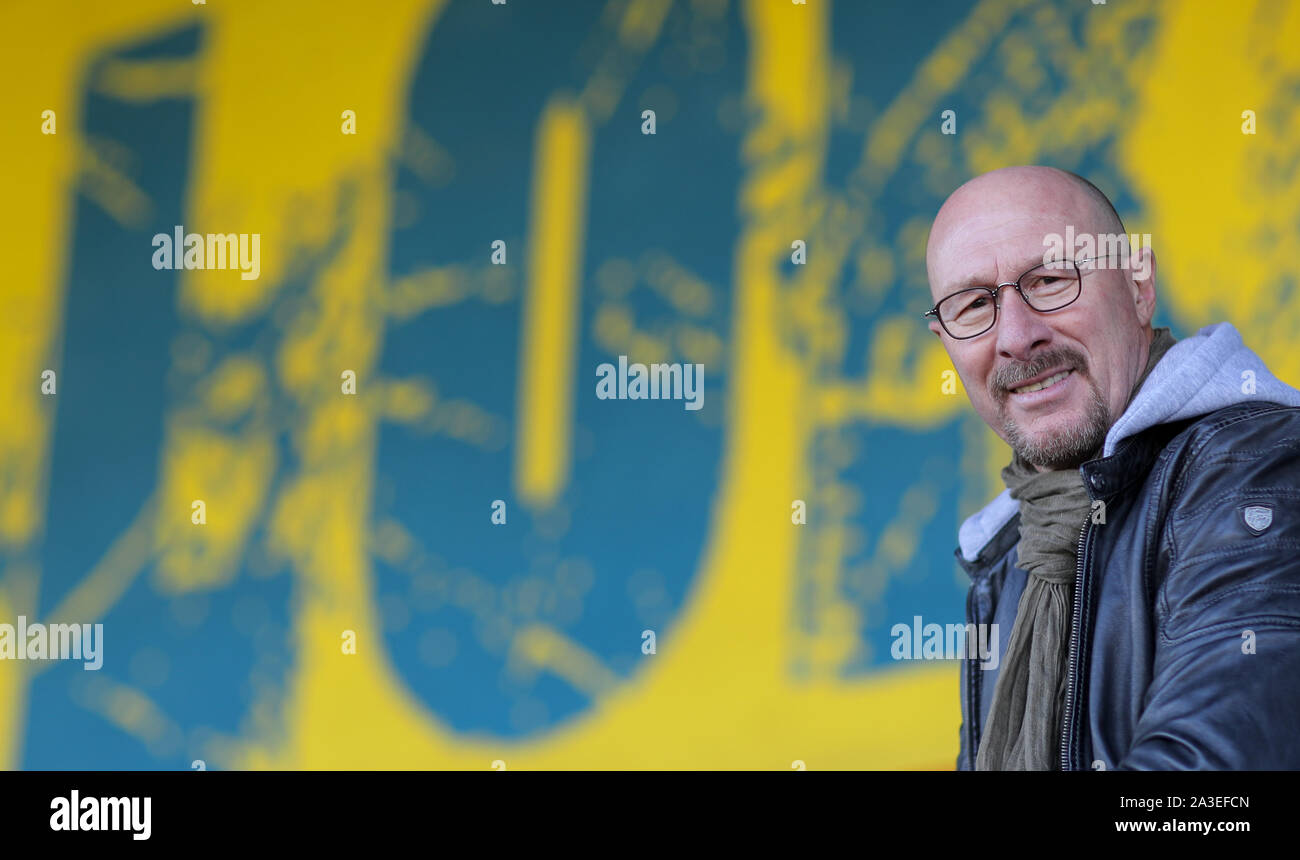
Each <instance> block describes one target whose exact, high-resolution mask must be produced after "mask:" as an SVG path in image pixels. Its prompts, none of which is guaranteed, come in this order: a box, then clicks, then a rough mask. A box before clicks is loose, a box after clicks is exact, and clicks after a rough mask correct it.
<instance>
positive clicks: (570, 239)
mask: <svg viewBox="0 0 1300 860" xmlns="http://www.w3.org/2000/svg"><path fill="white" fill-rule="evenodd" d="M588 134H589V132H588V130H587V120H586V117H585V116H584V115H583V112H582V108H581V106H579V105H578V104H577V103H574V102H570V101H567V100H563V99H560V100H555V101H552V102H551V103H550V104H549V105H547V107H546V109H545V110H544V111H543V112H542V118H541V122H540V127H539V129H538V133H537V144H536V145H537V150H536V152H537V157H536V160H535V161H534V163H533V192H532V194H533V197H532V205H531V212H530V223H529V235H528V280H529V284H528V292H527V295H526V297H525V301H524V317H523V343H522V347H521V350H520V357H519V374H518V376H517V380H518V383H517V384H518V386H519V392H518V403H519V406H518V415H517V417H516V421H515V433H516V435H515V451H516V458H517V459H516V460H515V479H514V481H515V493H516V494H517V495H518V497H519V498H520V499H521V500H522V501H523V502H525V503H526V504H529V505H533V506H536V507H545V506H547V505H550V504H552V503H553V502H554V501H555V500H556V498H557V497H558V496H559V494H560V493H561V492H562V491H563V490H564V488H565V486H566V485H567V483H568V480H569V466H570V462H571V458H572V451H571V439H570V436H571V428H572V423H573V418H572V416H573V376H574V373H575V363H576V362H577V348H576V346H575V344H574V337H575V332H576V330H577V317H578V312H579V304H578V299H579V295H580V290H579V287H580V285H581V280H582V251H583V241H582V240H583V236H584V234H585V230H586V212H587V162H588V150H589V148H590V143H589V141H588ZM592 384H593V385H594V384H595V383H594V381H593V382H592Z"/></svg>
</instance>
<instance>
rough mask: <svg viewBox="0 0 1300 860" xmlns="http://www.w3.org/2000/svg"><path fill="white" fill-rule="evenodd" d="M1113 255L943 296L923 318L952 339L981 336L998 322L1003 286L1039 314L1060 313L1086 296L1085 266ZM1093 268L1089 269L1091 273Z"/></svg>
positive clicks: (1056, 263) (1056, 264) (1057, 263)
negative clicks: (932, 319)
mask: <svg viewBox="0 0 1300 860" xmlns="http://www.w3.org/2000/svg"><path fill="white" fill-rule="evenodd" d="M1113 256H1115V255H1114V254H1104V255H1102V256H1100V257H1087V258H1084V259H1082V260H1053V261H1052V262H1049V263H1043V264H1041V265H1038V266H1034V268H1032V269H1030V270H1029V271H1027V272H1025V273H1024V274H1023V275H1021V276H1020V277H1018V278H1016V280H1015V282H1014V283H1006V284H998V285H997V286H995V287H967V288H966V289H964V290H958V291H957V292H955V293H952V294H950V295H947V296H944V297H943V298H942V299H940V300H939V303H938V304H937V305H935V306H934V307H932V308H930V310H928V311H926V312H925V313H924V314H922V316H925V317H935V318H937V319H938V320H939V325H941V326H943V330H944V331H946V332H947V333H948V336H949V337H951V338H952V339H953V340H966V339H967V338H972V337H978V336H979V335H982V334H984V332H986V331H988V330H989V329H991V328H993V326H994V325H995V324H996V323H997V321H998V307H999V306H1000V305H1001V302H999V300H998V293H999V292H1001V291H1002V288H1003V287H1015V289H1016V292H1018V293H1020V297H1021V298H1022V299H1024V300H1025V304H1027V305H1029V307H1031V308H1033V309H1034V310H1036V311H1038V312H1039V313H1047V312H1048V311H1059V310H1060V309H1061V308H1063V307H1065V306H1066V305H1069V304H1072V303H1073V302H1074V301H1075V300H1076V299H1078V298H1079V296H1080V295H1081V294H1082V293H1083V271H1082V270H1081V269H1080V268H1079V267H1080V266H1081V265H1083V264H1084V263H1091V262H1093V261H1095V260H1104V259H1106V258H1107V257H1113ZM1090 270H1091V269H1089V271H1090Z"/></svg>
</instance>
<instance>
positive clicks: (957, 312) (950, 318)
mask: <svg viewBox="0 0 1300 860" xmlns="http://www.w3.org/2000/svg"><path fill="white" fill-rule="evenodd" d="M993 314H994V307H993V295H992V294H991V293H990V292H989V291H988V290H984V289H973V290H962V291H961V292H960V293H953V294H952V295H951V296H948V298H946V299H944V300H943V301H941V302H939V321H940V322H942V323H943V327H944V328H945V329H947V330H948V334H950V335H952V336H953V337H958V338H961V337H974V336H975V335H977V334H979V333H980V332H982V331H984V330H985V329H987V328H988V327H989V326H991V325H993Z"/></svg>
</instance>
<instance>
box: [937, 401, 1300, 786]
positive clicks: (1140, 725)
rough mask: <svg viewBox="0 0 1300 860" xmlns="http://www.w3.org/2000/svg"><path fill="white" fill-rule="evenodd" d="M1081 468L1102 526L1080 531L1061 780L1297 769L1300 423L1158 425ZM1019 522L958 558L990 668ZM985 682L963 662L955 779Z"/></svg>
mask: <svg viewBox="0 0 1300 860" xmlns="http://www.w3.org/2000/svg"><path fill="white" fill-rule="evenodd" d="M1080 468H1081V471H1082V473H1083V478H1084V484H1085V486H1086V487H1087V488H1088V492H1089V494H1090V495H1091V496H1092V498H1093V499H1094V500H1098V499H1100V500H1101V501H1103V502H1104V503H1105V508H1104V515H1105V522H1104V523H1101V522H1097V523H1094V522H1093V518H1090V519H1089V521H1088V523H1086V524H1081V525H1082V526H1083V528H1082V529H1081V533H1080V539H1079V547H1080V550H1079V566H1078V573H1077V576H1076V579H1075V589H1074V594H1075V598H1074V619H1073V622H1072V625H1071V634H1070V657H1069V660H1070V663H1069V674H1068V678H1069V681H1068V687H1067V693H1066V705H1065V717H1064V720H1063V725H1062V730H1061V741H1060V749H1059V751H1058V754H1059V755H1058V765H1057V766H1058V767H1059V768H1061V769H1064V770H1082V769H1087V768H1096V769H1102V768H1105V769H1116V768H1122V769H1142V770H1150V769H1234V770H1236V769H1300V409H1297V408H1294V407H1288V406H1280V405H1278V404H1276V403H1269V402H1262V401H1257V400H1256V401H1248V402H1243V403H1238V404H1235V405H1232V406H1228V407H1226V408H1223V409H1219V410H1217V411H1214V412H1211V413H1209V414H1206V415H1203V416H1200V417H1198V418H1194V419H1189V420H1185V421H1181V422H1177V423H1171V424H1159V425H1156V426H1154V427H1151V428H1149V429H1147V430H1145V431H1143V432H1141V433H1139V434H1137V435H1135V436H1133V437H1131V438H1128V439H1126V440H1124V441H1123V442H1121V443H1120V444H1119V446H1118V447H1117V448H1116V450H1115V453H1114V454H1112V455H1111V456H1109V457H1105V458H1103V459H1098V460H1093V461H1091V462H1088V463H1085V464H1084V465H1083V466H1081V467H1080ZM1094 507H1096V506H1095V505H1094ZM1019 519H1020V518H1019V515H1016V516H1013V517H1012V518H1011V519H1010V520H1009V521H1008V522H1007V523H1006V524H1005V525H1004V526H1003V527H1002V528H1001V529H1000V530H999V531H998V532H997V533H996V535H994V537H993V538H992V540H990V541H989V542H988V544H987V545H985V546H984V547H983V549H982V550H981V551H980V552H979V554H978V555H977V556H976V557H975V559H974V561H967V560H966V559H964V558H963V557H962V553H961V552H960V551H958V553H957V559H958V561H959V562H960V563H961V564H962V566H963V567H964V568H965V569H966V571H967V573H969V574H970V577H971V587H970V592H969V594H968V596H967V603H966V615H967V622H968V623H975V624H988V623H991V622H996V623H997V624H998V625H999V630H998V633H999V651H998V653H999V654H1005V653H1006V642H1007V639H1008V637H1009V636H1010V633H1011V627H1012V625H1013V623H1014V621H1015V614H1016V607H1017V604H1018V602H1019V600H1020V594H1021V592H1022V591H1023V590H1024V585H1025V573H1024V571H1022V570H1020V569H1019V568H1017V567H1016V566H1015V558H1016V556H1015V548H1016V544H1017V542H1018V541H1019ZM997 672H998V669H997V668H996V667H991V668H989V669H981V668H980V662H979V660H978V659H970V660H964V661H963V662H962V681H961V691H962V727H961V751H960V753H959V755H958V759H957V766H958V768H959V769H961V770H971V769H973V768H974V761H975V752H976V750H977V749H978V744H979V738H980V733H981V732H982V730H983V725H984V722H985V720H986V719H987V717H988V710H989V700H990V699H991V698H992V695H993V687H994V684H995V682H996V680H997Z"/></svg>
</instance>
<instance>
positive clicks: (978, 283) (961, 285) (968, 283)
mask: <svg viewBox="0 0 1300 860" xmlns="http://www.w3.org/2000/svg"><path fill="white" fill-rule="evenodd" d="M1033 259H1034V262H1032V263H1030V264H1028V265H1026V266H1025V267H1024V268H1023V269H1021V270H1020V275H1024V274H1025V273H1026V272H1029V271H1032V270H1033V269H1036V268H1038V267H1039V266H1041V265H1043V262H1044V261H1043V258H1042V257H1034V258H1033ZM1020 275H1017V276H1016V277H1020ZM992 286H993V280H992V279H990V278H984V277H980V276H979V275H971V276H970V277H968V278H962V279H961V280H960V281H958V282H957V283H956V285H955V286H953V287H951V288H949V290H948V292H946V293H944V294H943V295H941V296H940V297H939V301H943V300H944V299H946V298H948V296H951V295H952V294H953V293H960V292H961V291H962V290H969V289H970V288H971V287H986V288H989V287H992ZM936 304H937V303H936Z"/></svg>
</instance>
